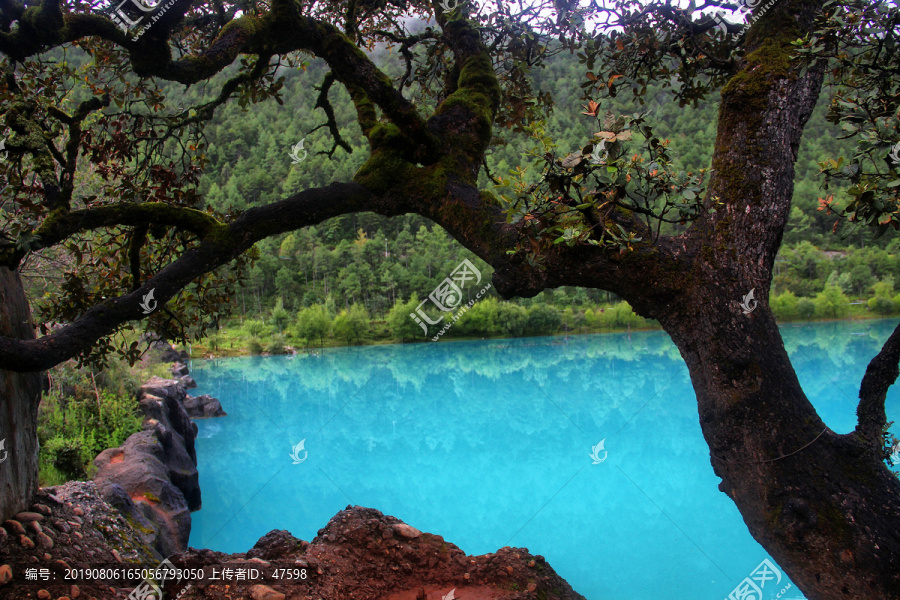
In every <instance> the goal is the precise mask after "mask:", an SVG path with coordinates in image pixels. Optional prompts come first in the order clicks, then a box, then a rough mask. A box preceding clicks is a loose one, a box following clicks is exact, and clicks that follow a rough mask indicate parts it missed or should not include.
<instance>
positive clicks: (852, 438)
mask: <svg viewBox="0 0 900 600" xmlns="http://www.w3.org/2000/svg"><path fill="white" fill-rule="evenodd" d="M747 291H749V290H747ZM744 293H746V292H744ZM739 298H740V296H737V297H736V299H735V300H733V301H732V302H730V306H729V302H728V301H727V300H726V299H725V298H721V299H719V301H718V302H715V303H714V304H713V305H707V306H705V307H704V308H701V306H702V303H703V301H704V300H703V299H702V298H695V300H696V304H695V307H696V308H697V310H696V312H695V313H694V314H693V316H692V317H691V318H690V319H689V320H680V321H679V322H677V323H675V322H667V323H666V329H667V331H668V332H669V333H670V334H671V335H672V338H673V340H674V341H675V343H676V344H677V345H678V347H679V349H680V350H681V354H682V356H683V357H684V359H685V361H686V363H687V365H688V368H689V370H690V374H691V381H692V383H693V386H694V390H695V391H696V393H697V402H698V409H699V413H700V424H701V427H702V429H703V435H704V437H705V438H706V441H707V443H708V444H709V447H710V454H711V462H712V465H713V468H714V470H715V472H716V474H717V475H718V476H719V477H721V478H722V482H721V484H720V485H719V488H720V489H721V490H722V491H723V492H724V493H726V494H727V495H728V496H729V497H730V498H731V499H732V500H733V501H734V502H735V504H736V505H737V507H738V509H739V510H740V512H741V515H742V516H743V518H744V521H745V523H746V524H747V527H748V529H749V530H750V533H751V534H752V535H753V537H754V538H755V539H756V540H757V541H758V542H759V543H760V544H761V545H762V546H763V547H764V548H765V549H766V550H767V551H768V552H769V553H770V554H771V555H772V556H773V557H774V558H775V560H776V561H778V563H779V564H780V565H781V566H782V567H783V568H784V569H785V571H786V572H787V573H788V574H789V575H790V577H791V579H792V580H793V581H794V582H795V583H796V584H797V585H798V586H799V587H800V589H801V590H803V592H804V593H805V594H806V595H807V597H808V598H810V599H811V600H837V599H845V600H846V599H851V598H852V599H854V600H859V599H871V600H888V599H896V598H900V480H898V479H897V478H896V477H895V476H894V475H893V474H892V473H891V472H890V470H889V469H887V467H886V466H885V465H884V463H883V462H882V461H881V458H880V456H879V455H878V454H877V453H875V452H873V450H872V447H871V444H869V443H868V442H867V440H865V439H861V438H860V436H858V435H857V434H856V433H853V434H848V435H837V434H835V433H834V432H832V431H831V430H830V429H828V428H827V427H826V426H825V425H824V424H823V423H822V421H821V419H820V418H819V416H818V414H816V411H815V409H814V408H813V407H812V405H811V404H810V402H809V400H808V399H807V398H806V396H805V395H804V393H803V391H802V390H801V388H800V384H799V381H798V380H797V376H796V374H795V372H794V370H793V367H792V366H791V363H790V360H789V359H788V356H787V352H786V351H785V349H784V344H783V342H782V339H781V336H780V334H779V332H778V329H777V326H776V324H775V320H774V318H773V316H772V314H771V312H770V311H769V310H768V307H766V306H762V305H760V306H759V307H758V308H757V309H756V310H755V311H753V312H752V313H751V314H750V315H744V314H743V313H742V311H741V310H740V308H739V307H738V306H737V299H739Z"/></svg>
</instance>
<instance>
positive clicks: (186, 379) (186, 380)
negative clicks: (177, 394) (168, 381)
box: [178, 375, 197, 389]
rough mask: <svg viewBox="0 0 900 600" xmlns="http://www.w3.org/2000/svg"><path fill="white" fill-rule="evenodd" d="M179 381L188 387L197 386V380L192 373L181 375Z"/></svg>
mask: <svg viewBox="0 0 900 600" xmlns="http://www.w3.org/2000/svg"><path fill="white" fill-rule="evenodd" d="M178 381H180V382H181V385H183V386H184V387H185V388H187V389H192V388H195V387H197V382H196V381H194V378H193V377H191V376H190V375H185V376H184V377H179V378H178Z"/></svg>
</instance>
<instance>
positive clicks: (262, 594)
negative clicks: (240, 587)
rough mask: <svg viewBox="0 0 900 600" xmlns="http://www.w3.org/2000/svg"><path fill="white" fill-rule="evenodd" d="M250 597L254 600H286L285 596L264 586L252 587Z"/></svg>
mask: <svg viewBox="0 0 900 600" xmlns="http://www.w3.org/2000/svg"><path fill="white" fill-rule="evenodd" d="M250 597H251V598H252V599H253V600H284V594H282V593H280V592H276V591H275V590H273V589H272V588H270V587H269V586H267V585H262V584H256V585H254V586H251V587H250Z"/></svg>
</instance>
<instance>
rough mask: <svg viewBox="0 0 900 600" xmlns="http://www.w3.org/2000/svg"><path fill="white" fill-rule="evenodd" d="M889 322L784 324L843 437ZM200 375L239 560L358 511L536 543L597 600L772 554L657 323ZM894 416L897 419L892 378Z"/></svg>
mask: <svg viewBox="0 0 900 600" xmlns="http://www.w3.org/2000/svg"><path fill="white" fill-rule="evenodd" d="M895 324H896V322H894V321H864V322H838V323H825V324H803V325H787V326H784V327H783V328H782V334H783V337H784V339H785V345H786V347H787V349H788V351H789V353H790V355H791V358H792V360H793V361H794V365H795V368H796V369H797V372H798V374H799V377H800V381H801V382H802V384H803V388H804V389H805V390H806V392H807V394H808V395H809V397H810V399H811V401H812V402H813V404H814V405H815V406H816V408H817V409H818V411H819V413H820V414H821V415H822V418H823V419H824V420H825V422H826V423H827V424H828V425H829V426H830V427H831V428H832V429H834V430H835V431H837V432H839V433H847V432H849V431H851V430H853V428H854V427H855V424H856V412H855V411H856V402H857V398H858V392H859V383H860V381H861V380H862V376H863V374H864V372H865V367H866V365H867V363H868V361H869V360H870V359H871V358H872V357H873V356H875V354H877V352H878V350H879V349H880V347H881V344H882V343H883V342H884V341H885V340H886V339H887V338H888V336H889V335H890V333H891V331H892V330H893V327H894V326H895ZM192 371H193V372H192V374H193V376H194V378H195V379H196V380H197V382H198V384H199V389H197V390H191V391H192V393H193V395H198V394H204V393H207V394H212V395H213V396H215V397H217V398H219V399H220V400H221V402H222V406H223V408H224V409H225V410H226V411H227V412H228V416H227V417H223V418H218V419H206V420H200V421H198V422H197V423H198V425H199V438H198V440H197V455H198V458H199V471H200V486H201V489H202V491H203V508H202V510H200V511H198V512H195V513H194V514H193V529H192V532H191V539H190V545H191V546H194V547H197V548H211V549H214V550H220V551H223V552H244V551H246V550H248V549H249V548H250V547H252V546H253V544H254V543H255V542H256V540H257V539H259V537H260V536H262V535H264V534H265V533H267V532H268V531H270V530H272V529H287V530H289V531H290V532H291V533H293V534H294V535H295V536H296V537H298V538H301V539H305V540H312V538H314V537H315V535H316V532H317V531H318V530H319V529H320V528H322V527H324V526H325V524H326V523H327V522H328V520H329V518H331V517H332V516H333V515H334V514H335V513H336V512H338V511H339V510H341V509H343V508H345V507H346V506H347V505H348V504H354V505H362V506H368V507H373V508H377V509H378V510H380V511H382V512H384V513H385V514H389V515H393V516H395V517H397V518H399V519H402V520H403V521H405V522H407V523H409V524H410V525H412V526H414V527H416V528H418V529H421V530H423V531H428V532H431V533H435V534H439V535H442V536H443V537H444V538H445V539H446V540H447V541H448V542H451V543H453V544H456V545H457V546H459V547H460V548H461V549H462V550H464V551H465V552H466V553H468V554H483V553H487V552H493V551H496V550H497V549H498V548H501V547H503V546H517V547H527V548H528V549H529V550H530V551H531V552H532V553H533V554H541V555H543V556H545V557H546V558H547V560H548V561H549V562H550V564H551V565H552V566H553V567H554V569H556V571H557V572H558V573H559V574H560V575H561V576H562V577H564V578H565V579H566V580H567V581H568V582H569V583H570V584H571V585H572V587H573V588H574V589H575V590H576V591H578V592H579V593H581V594H584V595H585V596H586V597H587V598H588V599H589V600H606V599H609V598H617V599H622V600H659V599H660V598H665V599H667V600H723V599H726V598H727V597H728V595H729V593H730V592H731V591H732V590H733V589H734V588H735V586H737V585H738V584H739V583H740V582H741V581H742V580H743V579H744V578H745V577H748V576H749V575H750V574H751V572H753V571H754V569H756V567H757V565H759V564H760V563H761V562H762V561H763V560H764V559H766V558H769V557H768V555H767V554H766V552H765V551H764V550H763V549H762V547H761V546H759V544H757V543H756V542H755V541H754V540H753V538H751V536H750V534H749V533H748V532H747V529H746V527H745V526H744V523H743V521H742V519H741V516H740V514H739V513H738V511H737V509H736V508H735V507H734V505H733V504H732V502H731V501H730V500H729V499H728V497H726V496H725V495H724V494H722V493H721V492H719V491H718V489H717V485H718V482H719V479H718V478H717V477H716V476H715V475H714V474H713V470H712V467H711V466H710V462H709V450H708V448H707V446H706V443H705V442H704V440H703V436H702V435H701V432H700V425H699V422H698V416H697V406H696V400H695V396H694V392H693V390H692V388H691V385H690V380H689V378H688V373H687V368H686V367H685V365H684V363H683V361H682V359H681V357H680V355H679V353H678V351H677V349H676V348H675V346H674V345H673V344H672V342H671V341H670V340H669V337H668V336H667V335H666V334H665V333H662V332H637V333H632V334H630V335H628V334H608V335H587V336H572V337H569V338H563V337H543V338H524V339H514V340H489V341H471V342H440V343H423V344H409V345H394V346H369V347H355V348H340V349H333V350H325V351H324V352H321V353H320V354H319V355H309V356H307V355H297V356H296V357H267V358H234V359H223V360H216V361H194V364H193V369H192ZM887 411H888V420H889V421H890V420H893V421H897V422H900V391H898V390H897V389H896V386H895V387H894V388H892V389H891V391H890V393H889V394H888V401H887ZM895 433H896V428H895ZM301 440H305V442H304V448H303V450H302V451H298V452H296V453H295V454H296V456H297V457H298V458H299V459H303V460H302V462H300V463H299V464H294V463H295V461H294V460H293V459H292V458H291V453H292V448H294V447H295V446H296V445H297V444H298V443H299V442H300V441H301ZM601 440H604V450H601V451H598V452H597V453H596V456H597V457H598V458H599V459H604V460H602V462H599V463H598V464H594V462H595V461H594V460H592V458H591V456H590V455H591V452H592V448H593V447H595V446H596V445H597V444H598V443H599V442H600V441H601ZM788 584H789V580H788V578H787V576H786V575H784V576H782V579H781V581H780V582H778V583H777V585H776V582H775V581H769V582H768V585H766V586H765V588H764V593H763V598H762V600H770V599H774V598H775V597H776V596H777V595H778V594H779V593H781V594H782V595H781V596H780V598H781V599H782V600H789V599H797V598H803V596H802V594H801V593H800V592H799V590H797V589H796V588H795V587H793V586H791V587H790V588H789V589H787V591H784V592H782V590H783V589H784V588H785V587H786V586H788Z"/></svg>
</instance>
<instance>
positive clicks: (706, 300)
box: [626, 1, 900, 600]
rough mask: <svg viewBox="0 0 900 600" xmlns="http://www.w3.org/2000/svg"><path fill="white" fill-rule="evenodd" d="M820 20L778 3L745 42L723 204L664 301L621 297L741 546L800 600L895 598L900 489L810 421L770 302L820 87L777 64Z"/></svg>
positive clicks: (874, 451) (817, 79) (682, 254)
mask: <svg viewBox="0 0 900 600" xmlns="http://www.w3.org/2000/svg"><path fill="white" fill-rule="evenodd" d="M817 10H818V7H817V6H816V5H815V4H814V3H808V2H803V1H795V2H787V3H783V4H781V5H779V6H778V7H777V8H775V9H773V10H772V11H771V14H766V15H765V16H764V18H763V19H761V21H760V22H759V23H757V24H756V25H755V26H754V28H753V29H752V30H751V31H750V33H749V35H748V53H747V55H746V58H745V60H744V64H743V65H742V70H741V71H740V72H739V73H738V74H737V75H736V76H735V77H734V78H733V79H732V80H731V81H730V82H729V83H728V85H726V86H725V88H724V89H723V91H722V103H721V105H720V113H719V126H718V137H717V141H716V151H715V154H714V157H713V168H714V173H715V174H714V176H713V179H712V181H711V183H710V192H709V194H710V197H715V196H718V197H719V198H720V199H721V201H722V206H723V207H722V208H720V209H719V210H717V211H716V213H715V214H714V215H713V216H711V217H709V218H708V219H704V220H703V221H701V222H699V223H698V224H697V225H696V226H695V227H694V228H693V229H692V230H691V231H690V232H689V233H688V234H687V235H686V236H684V243H683V245H682V248H684V249H685V250H683V251H679V252H677V253H676V254H677V259H678V260H680V261H681V262H682V263H683V265H684V266H683V269H682V275H681V277H682V279H683V281H684V282H685V283H684V286H683V289H682V290H681V292H680V293H679V294H678V295H677V296H676V297H674V298H669V299H667V301H665V302H659V300H652V299H648V297H647V295H646V294H644V295H643V297H642V298H640V297H636V298H631V297H627V298H626V299H628V300H629V301H632V303H633V304H635V305H636V307H637V308H638V312H643V313H644V314H647V315H649V316H653V317H655V318H657V319H659V321H660V323H661V324H662V326H663V327H664V329H665V330H666V331H667V332H668V333H669V334H670V335H671V337H672V339H673V341H674V342H675V344H676V345H677V346H678V348H679V350H680V351H681V354H682V356H683V358H684V360H685V362H686V363H687V366H688V369H689V372H690V376H691V381H692V384H693V387H694V390H695V392H696V394H697V403H698V411H699V416H700V424H701V427H702V430H703V435H704V437H705V439H706V441H707V443H708V444H709V448H710V457H711V462H712V466H713V468H714V470H715V472H716V474H717V475H718V476H719V477H721V478H722V481H721V483H720V485H719V488H720V490H721V491H722V492H724V493H725V494H727V495H728V496H729V497H730V498H731V499H732V500H733V501H734V502H735V504H736V505H737V507H738V509H739V510H740V512H741V515H742V516H743V518H744V521H745V523H746V524H747V527H748V529H749V531H750V533H751V534H752V535H753V537H754V538H755V539H756V540H757V541H758V542H759V543H760V544H761V545H762V546H763V547H764V548H765V549H766V550H767V551H768V552H769V553H770V554H771V555H772V556H773V557H774V558H775V560H776V561H777V562H778V563H779V564H780V565H781V566H782V568H784V570H785V571H786V572H787V573H788V575H789V576H790V577H791V579H792V580H793V581H794V582H795V583H796V584H797V586H798V587H799V588H800V589H801V590H802V591H803V592H804V594H806V596H807V597H808V598H810V599H812V600H837V599H849V598H853V599H857V598H860V599H863V598H864V599H871V600H886V599H890V598H900V480H898V479H897V477H895V476H894V475H893V474H892V473H891V472H890V470H889V469H888V468H887V467H886V466H885V464H884V462H883V454H882V452H881V448H879V447H877V446H876V444H874V443H873V441H872V435H871V429H872V425H871V424H869V425H868V430H866V428H864V427H863V422H862V420H861V422H860V425H861V426H860V427H859V428H858V429H857V431H855V432H853V433H851V434H847V435H838V434H836V433H834V432H833V431H831V430H830V429H829V428H828V427H827V426H826V425H825V424H824V423H823V422H822V420H821V418H820V417H819V415H818V414H817V413H816V411H815V409H814V408H813V406H812V404H811V403H810V402H809V400H808V398H807V397H806V395H805V394H804V392H803V390H802V389H801V387H800V383H799V380H798V378H797V376H796V373H795V372H794V369H793V366H792V365H791V362H790V359H789V358H788V355H787V352H786V351H785V349H784V342H783V340H782V338H781V335H780V333H779V330H778V327H777V324H776V322H775V318H774V315H773V314H772V312H771V310H770V309H769V306H768V294H769V288H770V285H771V277H772V267H773V263H774V259H775V255H776V253H777V250H778V247H779V245H780V243H781V235H782V232H783V229H784V226H785V224H786V223H787V219H788V216H789V211H790V204H791V197H792V195H793V180H794V163H795V161H796V157H797V149H798V147H799V142H800V137H801V134H802V130H803V127H804V126H805V124H806V121H807V120H808V118H809V115H810V113H811V112H812V109H813V107H814V106H815V103H816V100H817V98H818V96H819V92H820V88H821V82H822V74H821V68H820V67H815V66H814V67H812V68H810V69H808V70H806V71H801V69H800V67H799V66H798V65H796V64H794V63H793V62H792V61H791V60H790V59H789V56H790V54H789V50H790V43H791V41H792V40H794V39H797V37H800V36H799V31H798V29H796V28H795V27H799V30H801V31H802V30H808V28H809V26H810V24H811V23H812V17H813V16H814V14H815V12H816V11H817ZM754 36H756V39H754ZM763 36H765V37H764V38H763ZM751 289H755V291H756V296H757V298H758V305H757V306H756V307H755V308H754V309H753V310H752V311H749V313H748V311H746V310H744V309H742V308H741V306H740V302H741V300H742V299H743V298H744V296H745V295H746V294H747V293H748V292H750V290H751ZM747 308H751V306H747ZM891 381H893V380H891ZM888 385H890V384H889V383H888ZM885 389H886V387H885ZM881 399H882V406H883V396H881ZM869 412H872V411H869ZM882 414H883V413H882Z"/></svg>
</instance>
